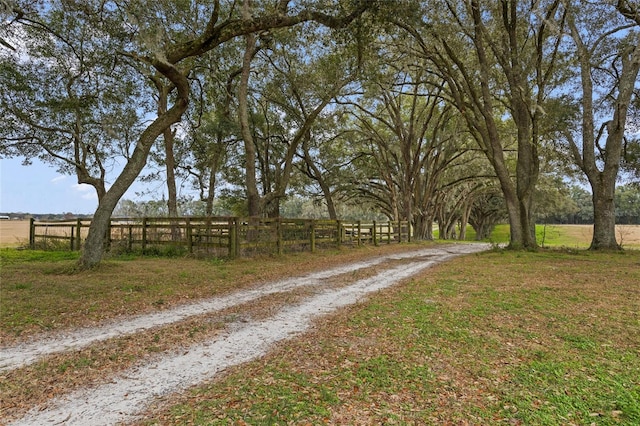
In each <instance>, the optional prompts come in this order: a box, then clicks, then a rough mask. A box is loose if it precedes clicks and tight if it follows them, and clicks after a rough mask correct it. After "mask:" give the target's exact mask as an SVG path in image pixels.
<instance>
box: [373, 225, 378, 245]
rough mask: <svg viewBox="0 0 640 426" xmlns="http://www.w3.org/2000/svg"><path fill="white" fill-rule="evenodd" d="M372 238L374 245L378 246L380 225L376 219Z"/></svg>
mask: <svg viewBox="0 0 640 426" xmlns="http://www.w3.org/2000/svg"><path fill="white" fill-rule="evenodd" d="M371 238H373V245H374V246H377V245H378V225H377V224H376V221H375V220H374V221H373V229H372V230H371Z"/></svg>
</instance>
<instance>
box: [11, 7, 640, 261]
mask: <svg viewBox="0 0 640 426" xmlns="http://www.w3.org/2000/svg"><path fill="white" fill-rule="evenodd" d="M639 8H640V6H639V5H638V4H637V2H634V1H628V0H618V1H615V2H611V1H604V0H602V1H596V2H590V1H589V2H587V1H584V0H544V1H537V2H525V1H523V0H500V1H489V0H462V1H450V0H422V1H421V0H392V1H373V0H329V1H322V2H320V1H312V0H308V1H307V0H305V1H288V0H262V1H257V0H242V1H237V0H236V1H231V0H181V1H164V0H162V1H154V2H150V1H139V2H116V1H103V0H101V1H97V0H89V1H84V2H76V1H70V0H50V1H45V2H35V1H31V0H22V1H18V0H16V1H7V0H5V1H3V2H2V3H1V7H0V79H1V81H2V88H3V90H2V93H0V114H1V115H2V116H3V121H4V125H3V126H2V127H1V128H0V142H1V144H0V155H1V156H3V157H22V158H24V159H25V161H26V162H29V161H30V160H31V159H33V158H39V159H41V160H43V161H45V162H48V163H50V164H52V165H53V166H54V167H56V168H58V169H59V170H60V171H62V172H64V173H68V174H73V175H75V176H76V177H77V179H78V182H79V183H87V184H89V185H92V186H93V187H94V188H95V190H96V193H97V194H98V198H99V205H98V208H97V210H96V212H95V214H94V220H93V221H92V227H91V229H90V231H89V236H88V238H87V240H86V242H85V246H84V252H83V256H82V259H81V266H83V267H91V266H93V265H96V264H97V263H99V261H100V259H101V258H102V253H103V250H104V244H103V242H104V241H103V240H104V237H105V232H106V230H107V229H108V221H109V219H110V217H111V215H112V214H113V212H114V209H116V206H118V203H119V202H120V201H121V198H122V196H123V194H124V193H125V191H126V190H127V189H128V188H129V187H130V186H131V184H132V183H133V182H134V181H135V180H136V179H146V180H149V181H151V180H159V181H163V182H164V184H165V185H166V188H167V189H166V197H165V193H164V192H163V194H162V195H161V196H160V195H158V196H156V200H160V199H161V198H162V200H164V202H165V203H166V206H167V208H166V210H163V209H157V208H156V207H157V206H156V207H154V208H155V209H156V211H162V212H163V213H164V214H168V215H169V216H175V215H177V214H179V209H178V207H179V204H180V203H181V202H182V203H183V204H184V203H188V204H189V205H190V206H191V207H189V209H190V210H189V211H192V212H193V211H198V212H202V213H203V214H209V215H211V214H214V212H215V211H220V206H221V205H224V206H225V207H224V208H223V210H224V211H227V212H233V213H235V214H243V215H250V216H278V215H281V214H283V209H284V207H283V206H284V204H283V203H285V202H286V201H287V200H288V199H291V197H302V198H303V199H308V200H309V201H310V202H313V203H316V204H317V205H321V206H324V209H326V215H327V216H329V217H332V218H337V217H338V216H339V211H340V208H341V207H340V206H348V205H352V206H358V208H360V209H364V210H370V211H371V212H372V214H374V215H375V214H384V215H386V216H387V217H388V218H390V219H393V220H408V221H410V222H411V223H412V224H413V226H414V232H415V234H416V237H418V238H427V239H428V238H432V237H433V231H432V225H433V224H434V223H437V224H438V226H439V229H440V235H441V237H445V238H449V237H453V236H454V235H455V233H456V226H457V225H458V226H460V225H461V226H460V229H461V230H462V233H464V229H465V228H466V223H470V224H471V225H472V226H474V228H476V231H477V234H478V235H486V233H487V232H490V229H491V228H492V226H493V224H495V223H496V221H499V220H504V219H505V218H506V219H507V220H508V221H509V224H510V227H511V246H512V247H514V248H519V247H524V248H535V246H536V242H535V233H534V231H533V225H534V223H535V221H536V220H540V218H549V217H551V214H550V213H549V211H550V210H553V211H555V212H558V211H564V212H565V213H567V214H569V212H570V211H573V210H575V208H574V207H575V206H572V205H570V203H567V202H565V201H566V199H567V198H566V196H567V194H568V193H570V186H569V183H570V182H572V181H574V182H575V181H579V182H587V183H588V184H589V186H590V187H591V189H592V191H591V193H592V194H593V196H592V203H593V211H594V212H595V215H594V223H595V227H596V232H594V241H593V243H592V248H615V247H617V242H616V239H615V238H616V237H615V230H614V229H613V228H612V226H613V225H615V220H616V217H618V219H619V220H629V219H628V215H629V214H633V213H628V212H629V211H632V210H633V209H629V208H627V207H625V213H624V214H618V213H616V210H615V208H616V205H615V203H616V197H615V196H614V194H615V188H616V182H617V180H618V179H619V178H621V177H626V178H629V179H632V178H633V177H634V176H635V177H637V175H638V158H639V157H640V155H638V153H639V152H640V148H638V147H639V146H640V142H639V138H638V129H639V128H640V127H639V124H638V111H639V110H640V107H639V102H640V101H639V97H638V94H639V93H638V92H639V90H640V88H639V87H638V86H639V85H638V70H639V68H640V48H639V47H638V46H639V45H640V18H639V16H640V15H639V13H640V12H639ZM587 29H588V31H587ZM621 171H622V174H621ZM179 181H183V182H188V185H189V189H190V190H193V194H196V198H193V199H182V200H181V199H179V194H178V193H179V191H178V189H177V187H178V186H179V185H180V184H179V183H178V182H179ZM558 188H566V190H565V191H564V193H562V191H558ZM622 199H624V200H631V201H620V203H623V204H624V205H625V206H626V205H627V204H629V203H631V204H633V197H632V196H627V195H625V197H623V198H622ZM198 202H201V203H203V207H202V208H196V207H194V206H195V204H194V203H198ZM149 205H151V204H149ZM621 207H622V206H621ZM127 208H128V209H129V210H131V211H135V209H134V206H133V205H129V207H127ZM122 209H125V206H124V205H121V206H120V210H122ZM287 209H289V207H287ZM563 209H564V210H563ZM294 210H295V209H294ZM462 237H464V235H462Z"/></svg>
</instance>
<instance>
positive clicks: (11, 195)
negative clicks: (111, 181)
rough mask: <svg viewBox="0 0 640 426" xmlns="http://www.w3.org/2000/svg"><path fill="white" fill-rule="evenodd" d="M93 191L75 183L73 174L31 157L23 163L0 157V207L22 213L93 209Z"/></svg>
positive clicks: (96, 201) (82, 211) (95, 199)
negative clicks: (29, 163)
mask: <svg viewBox="0 0 640 426" xmlns="http://www.w3.org/2000/svg"><path fill="white" fill-rule="evenodd" d="M97 206H98V198H97V196H96V192H95V191H94V189H93V188H92V187H91V186H89V185H78V183H77V181H76V179H75V177H73V176H66V175H61V174H60V173H58V172H56V169H55V168H53V167H50V166H47V165H46V164H44V163H42V162H40V161H37V160H34V162H33V165H31V166H23V165H22V160H21V159H19V158H9V159H2V160H0V211H2V212H24V213H33V214H38V213H67V212H71V213H75V214H84V213H93V212H94V211H95V209H96V207H97Z"/></svg>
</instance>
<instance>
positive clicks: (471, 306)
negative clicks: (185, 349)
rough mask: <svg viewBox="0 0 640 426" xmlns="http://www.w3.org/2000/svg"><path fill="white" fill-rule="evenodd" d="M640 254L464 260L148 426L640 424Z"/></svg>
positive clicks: (234, 374) (345, 317) (235, 374)
mask: <svg viewBox="0 0 640 426" xmlns="http://www.w3.org/2000/svg"><path fill="white" fill-rule="evenodd" d="M639 265H640V253H638V252H627V253H624V254H616V253H604V254H603V253H588V252H575V253H568V252H561V251H542V252H539V253H523V252H502V251H500V252H491V253H486V254H482V255H477V256H469V257H465V258H463V259H457V260H454V261H452V262H449V263H448V264H446V265H442V266H439V267H436V268H434V269H433V270H431V271H430V272H427V273H425V274H424V275H423V276H422V277H420V278H416V279H414V280H413V281H411V282H409V283H408V284H406V285H404V286H402V287H400V288H398V289H397V290H392V291H389V292H384V293H382V294H380V295H379V296H377V297H374V298H373V299H371V300H370V301H369V302H367V303H364V304H361V305H359V306H357V307H353V308H350V309H348V310H346V311H344V312H341V313H339V314H336V315H335V316H333V317H332V318H330V319H329V320H326V321H324V322H323V323H322V324H321V325H320V326H319V328H318V330H316V331H314V332H313V333H311V334H310V335H308V336H305V337H302V338H299V339H296V340H294V341H293V342H290V343H288V344H287V345H286V347H284V346H283V347H280V348H279V349H278V350H276V351H275V352H274V353H272V354H271V355H270V356H269V357H267V358H266V359H263V360H260V361H258V362H253V363H249V364H247V365H243V366H241V367H238V368H236V369H233V370H232V371H230V372H229V374H228V375H226V376H225V377H224V378H223V379H221V380H218V381H215V382H213V383H211V384H209V385H206V386H201V387H198V388H196V389H193V390H192V391H191V392H190V393H189V394H188V395H187V396H185V397H184V398H182V399H181V400H180V401H177V402H176V403H174V405H173V406H172V407H170V408H169V409H167V410H166V411H163V412H162V413H160V414H158V417H157V419H156V420H150V421H145V422H144V424H156V423H162V424H176V423H180V422H182V423H185V424H191V423H193V424H198V425H205V424H207V425H211V424H253V425H263V424H321V423H324V422H332V423H333V424H469V423H470V424H502V423H505V424H516V425H558V424H578V425H590V424H594V423H595V424H597V425H620V424H640V268H639V267H638V266H639Z"/></svg>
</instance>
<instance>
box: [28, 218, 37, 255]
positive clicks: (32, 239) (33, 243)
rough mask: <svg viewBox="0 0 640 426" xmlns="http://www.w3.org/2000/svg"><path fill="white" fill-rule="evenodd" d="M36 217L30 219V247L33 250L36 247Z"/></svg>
mask: <svg viewBox="0 0 640 426" xmlns="http://www.w3.org/2000/svg"><path fill="white" fill-rule="evenodd" d="M35 221H36V220H35V219H34V218H30V219H29V248H31V249H32V250H33V249H35V248H36V225H35Z"/></svg>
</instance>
